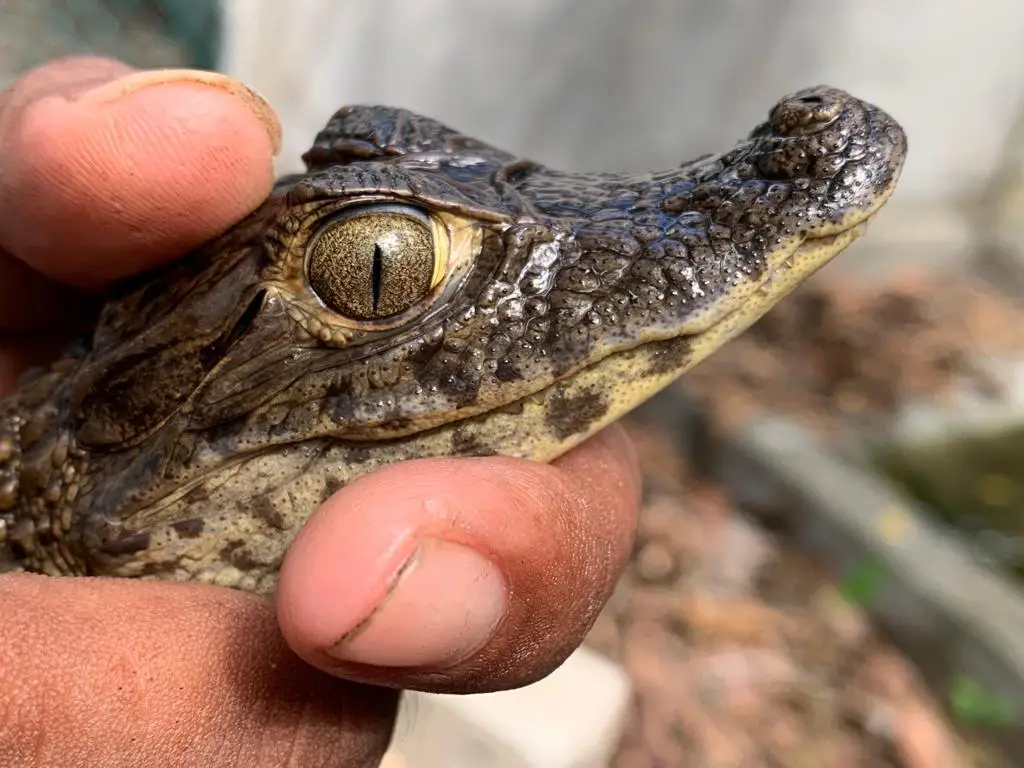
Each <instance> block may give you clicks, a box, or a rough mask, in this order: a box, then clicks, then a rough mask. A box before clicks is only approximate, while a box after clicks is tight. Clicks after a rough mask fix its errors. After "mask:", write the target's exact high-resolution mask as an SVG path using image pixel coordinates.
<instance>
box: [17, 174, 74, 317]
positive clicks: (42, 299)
mask: <svg viewBox="0 0 1024 768" xmlns="http://www.w3.org/2000/svg"><path fill="white" fill-rule="evenodd" d="M0 163H2V161H0ZM89 304H90V302H89V301H88V300H87V299H86V298H85V297H84V296H82V295H81V294H79V293H78V292H76V291H74V290H72V289H71V288H69V287H68V286H66V285H62V284H61V283H58V282H56V281H54V280H51V279H49V278H48V277H44V276H43V275H41V274H39V273H38V272H36V271H34V270H33V269H31V268H30V267H29V266H28V265H27V264H26V263H25V262H23V261H21V260H20V259H16V258H14V257H13V256H11V255H10V254H8V253H5V252H4V251H3V249H0V333H4V332H6V331H21V330H31V331H33V332H38V331H52V330H55V329H57V328H64V327H66V326H67V325H68V324H71V323H73V322H74V321H75V320H76V319H77V318H79V317H82V316H84V315H86V314H87V312H88V309H89ZM58 309H59V311H55V310H58Z"/></svg>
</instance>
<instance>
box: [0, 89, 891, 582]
mask: <svg viewBox="0 0 1024 768" xmlns="http://www.w3.org/2000/svg"><path fill="white" fill-rule="evenodd" d="M905 153H906V137H905V135H904V133H903V131H902V129H901V128H900V126H899V125H898V124H897V123H896V122H895V121H894V120H893V119H892V118H890V117H889V116H888V115H886V114H885V113H884V112H882V111H881V110H879V109H877V108H875V107H873V106H871V105H868V104H865V103H863V102H861V101H858V100H857V99H854V98H853V97H851V96H849V95H847V94H845V93H843V92H842V91H838V90H834V89H830V88H824V87H822V88H815V89H809V90H806V91H802V92H800V93H798V94H795V95H793V96H790V97H788V98H786V99H784V100H782V101H781V102H779V104H777V105H776V106H775V108H774V109H773V110H772V112H771V114H770V116H769V119H768V120H767V121H766V122H765V123H763V124H762V125H760V126H758V127H757V128H756V129H755V130H754V131H753V132H752V133H751V134H750V137H749V138H748V139H747V140H745V141H743V142H741V143H740V144H738V145H737V146H736V147H735V148H733V149H732V150H730V151H728V152H726V153H724V154H721V155H715V156H708V157H703V158H699V159H697V160H694V161H692V162H689V163H687V164H685V165H683V166H682V167H680V168H675V169H671V170H668V171H662V172H659V173H650V174H643V175H626V174H613V173H593V174H567V173H561V172H558V171H554V170H551V169H549V168H545V167H543V166H540V165H538V164H536V163H533V162H530V161H526V160H521V159H518V158H516V157H514V156H513V155H510V154H507V153H505V152H502V151H499V150H497V149H494V148H492V147H489V146H487V145H485V144H483V143H481V142H478V141H476V140H473V139H470V138H468V137H466V136H463V135H460V134H458V133H456V132H455V131H453V130H451V129H449V128H446V127H445V126H443V125H440V124H439V123H437V122H435V121H433V120H430V119H427V118H424V117H420V116H417V115H414V114H411V113H409V112H406V111H403V110H397V109H390V108H383V107H349V108H346V109H343V110H341V111H340V112H338V113H337V114H336V115H335V116H334V117H333V118H332V119H331V121H330V122H329V123H328V125H327V127H326V128H325V129H324V130H323V131H322V132H321V133H320V135H319V136H317V138H316V142H315V144H314V146H313V148H312V149H311V150H310V151H309V152H308V153H307V154H306V156H305V159H306V161H307V167H308V171H307V173H305V174H301V175H296V176H292V177H288V178H284V179H281V180H280V181H279V182H278V185H277V187H276V188H275V191H274V192H273V194H272V195H271V197H270V198H269V199H268V200H267V201H266V203H265V204H264V205H262V207H260V208H259V209H258V210H257V211H256V212H254V213H253V214H252V215H251V216H250V217H249V218H248V219H246V220H245V221H244V222H242V223H241V224H239V225H238V226H237V227H235V228H234V229H232V230H231V231H230V232H228V233H226V234H224V235H223V236H221V237H220V238H218V239H217V240H216V241H214V242H212V243H210V244H208V245H207V246H206V247H204V248H202V249H200V250H199V251H197V252H196V253H194V254H192V255H190V256H188V257H186V258H185V259H183V260H182V261H181V262H180V263H178V264H176V265H174V266H173V267H171V268H169V269H166V270H164V271H162V272H161V273H159V274H154V275H147V276H144V277H143V278H141V279H139V280H136V281H134V282H133V284H132V285H129V286H125V287H124V288H123V290H122V291H121V292H120V293H119V295H117V296H114V297H112V298H111V299H110V301H109V303H108V304H107V305H106V307H105V309H104V311H103V314H102V316H101V318H100V320H99V322H98V325H97V327H96V329H95V332H94V333H93V334H92V335H91V337H90V338H89V339H86V340H83V341H82V342H81V343H80V344H78V345H77V346H76V347H74V348H73V349H71V350H69V352H68V354H67V356H66V357H65V358H64V359H62V360H60V361H59V362H58V363H56V364H55V365H53V366H52V367H51V369H50V370H49V371H47V372H43V373H40V374H38V375H37V376H36V377H35V378H34V379H33V380H31V381H26V382H25V383H24V384H23V385H22V387H21V389H20V390H19V391H18V392H16V393H15V394H14V395H12V396H11V397H9V398H7V399H6V400H4V401H2V403H0V541H2V542H4V546H5V547H6V557H5V558H4V559H5V564H4V565H5V567H6V568H7V569H23V570H31V571H39V572H43V573H49V574H69V575H82V574H103V575H112V576H127V577H144V578H160V579H175V580H189V579H195V580H200V581H204V582H212V583H217V584H223V585H227V586H232V587H237V588H241V589H246V590H252V591H258V592H268V591H271V590H273V588H274V584H275V580H276V574H277V569H278V566H279V564H280V561H281V558H282V556H283V554H284V552H285V550H286V549H287V546H288V544H289V543H290V542H291V540H292V538H293V537H294V535H295V534H296V533H297V531H298V529H299V528H300V527H301V526H302V524H303V523H304V522H305V520H306V518H307V516H308V515H309V514H310V513H311V512H312V511H313V510H314V509H315V508H316V507H317V506H318V505H319V504H320V503H321V502H322V501H323V500H324V499H325V498H327V496H328V495H330V494H331V493H333V492H334V491H335V490H337V489H338V488H340V487H341V486H343V485H344V484H346V483H348V482H349V481H351V480H352V479H354V478H355V477H358V476H359V475H362V474H364V473H366V472H369V471H371V470H374V469H377V468H379V467H381V466H384V465H386V464H390V463H393V462H396V461H402V460H406V459H411V458H416V457H423V456H472V455H476V456H479V455H488V454H505V455H512V456H521V457H527V458H531V459H537V460H542V461H547V460H551V459H553V458H555V457H556V456H558V455H560V454H562V453H564V452H565V451H566V450H568V449H569V448H571V447H573V446H574V445H576V444H578V443H579V442H581V441H582V440H583V439H585V438H586V437H587V436H589V435H591V434H593V433H594V432H595V431H597V430H599V429H601V428H602V427H604V426H605V425H607V424H609V423H610V422H612V421H614V420H615V419H617V418H618V417H620V416H622V415H623V414H624V413H626V412H627V411H629V410H631V409H632V408H634V407H636V406H637V405H639V404H640V403H641V402H643V401H644V400H646V399H647V398H649V397H650V396H651V395H653V394H654V393H656V392H657V391H659V390H660V389H662V388H663V387H665V386H666V385H668V384H669V383H671V382H672V381H673V380H675V379H676V378H678V377H679V376H681V375H682V374H683V373H684V372H686V371H687V370H688V369H690V368H691V367H693V366H694V365H696V364H697V363H698V362H700V361H701V360H702V359H704V358H706V357H707V356H708V355H710V354H711V353H712V352H714V351H715V350H716V349H718V348H719V347H720V346H721V345H722V344H724V343H725V342H726V341H728V340H729V339H731V338H733V337H734V336H735V335H736V334H738V333H740V332H741V331H743V330H744V329H745V328H747V327H748V326H749V325H750V324H751V323H753V322H754V321H755V320H757V319H758V318H759V317H760V316H761V315H763V314H764V313H765V312H767V311H768V310H769V309H770V308H771V307H772V306H773V305H774V304H775V303H776V302H777V301H779V299H781V298H782V297H783V296H785V295H786V294H787V293H788V292H789V291H790V290H791V289H792V288H793V287H794V286H796V285H798V284H799V283H800V282H801V281H802V280H804V279H805V278H806V277H807V276H809V275H810V274H812V273H813V272H814V271H816V270H817V269H818V268H819V267H821V266H822V265H824V264H825V263H826V262H827V261H828V260H829V259H831V258H832V257H834V256H835V255H837V254H838V253H839V252H841V251H842V250H843V249H844V248H846V246H848V245H849V244H850V243H851V242H853V241H854V240H855V239H856V238H857V237H858V236H859V235H860V234H861V233H862V232H863V230H864V227H865V225H866V224H867V222H868V221H869V220H870V219H871V218H872V217H873V216H874V215H875V214H876V213H877V211H878V210H879V208H881V206H882V205H883V204H884V203H885V202H886V200H887V199H888V198H889V196H890V194H891V192H892V190H893V187H894V185H895V184H896V181H897V179H898V177H899V173H900V170H901V167H902V164H903V160H904V156H905ZM368 205H370V206H380V205H384V206H390V207H385V208H373V209H367V208H365V207H364V206H368ZM396 206H398V208H396ZM410 209H412V212H410ZM396 210H397V212H398V218H396V214H395V212H396ZM342 211H344V214H343V213H342ZM353 211H356V212H366V211H369V212H368V213H367V217H366V218H364V219H360V221H362V222H364V225H361V226H362V228H358V227H357V228H355V229H341V228H339V229H334V227H336V226H349V225H341V224H339V222H343V221H344V220H345V217H346V216H351V214H352V212H353ZM403 216H404V218H402V217H403ZM410 217H411V218H410ZM396 221H399V222H408V221H413V224H409V225H408V226H410V227H412V228H413V229H414V230H415V232H416V233H417V234H416V235H415V238H419V239H418V240H416V239H415V238H413V239H412V240H407V239H402V238H403V237H404V235H401V234H400V233H399V230H397V229H395V228H394V227H395V224H394V222H396ZM402 226H404V225H402ZM416 227H419V229H416ZM327 231H330V232H332V233H337V232H342V233H347V234H344V236H343V237H341V236H339V237H334V236H333V235H331V236H329V237H324V238H323V239H322V240H321V241H319V242H320V243H321V245H320V246H314V241H316V238H317V237H320V236H321V235H322V233H324V232H327ZM401 231H403V232H404V231H405V230H401ZM352 233H355V234H352ZM396 233H399V234H396ZM332 237H333V238H334V239H332ZM389 238H390V239H389ZM410 242H419V243H428V244H429V247H431V248H433V251H432V252H430V251H429V250H428V251H425V250H422V249H420V250H416V249H413V248H412V247H406V245H407V244H408V243H410ZM324 243H326V245H324ZM395 243H398V245H397V246H396V245H395ZM375 244H376V245H377V246H378V250H377V255H376V256H373V255H372V254H373V252H374V251H373V248H374V245H375ZM317 248H319V249H320V250H319V253H320V256H319V257H316V258H315V257H314V256H312V255H310V254H313V253H315V252H317ZM403 249H404V250H403ZM411 253H417V254H420V255H422V256H423V259H422V260H421V261H422V264H421V265H420V267H417V269H412V268H409V269H408V270H405V268H404V267H403V268H398V267H395V266H394V264H397V263H399V262H396V261H388V260H387V259H388V258H391V256H394V254H399V256H400V257H401V258H403V259H412V258H413V257H412V256H409V254H411ZM317 258H319V259H320V261H317ZM375 258H376V259H377V260H376V261H374V259H375ZM402 263H407V262H402ZM417 263H419V262H417ZM324 264H326V265H328V266H327V267H324V266H323V265H324ZM324 269H327V270H328V272H327V273H325V272H324V271H323V270H324ZM403 270H404V271H403ZM417 270H418V271H417ZM324 274H328V275H329V277H330V280H327V281H326V282H325V281H324V280H319V282H318V278H319V277H322V276H323V275H324ZM360 275H362V276H363V277H362V278H360ZM361 279H362V280H363V282H360V280H361ZM331 280H333V281H334V282H333V283H332V282H331ZM331 285H340V286H341V287H342V288H341V294H340V295H341V296H342V299H341V300H342V301H348V299H346V298H345V297H349V298H351V299H352V301H353V302H354V303H353V304H351V305H349V304H346V305H345V306H346V307H350V306H358V307H362V308H363V309H357V310H351V311H347V310H346V312H341V311H338V303H337V302H333V306H334V307H335V308H334V309H331V307H330V306H328V305H329V304H332V301H331V300H330V299H329V298H328V297H329V295H330V293H329V292H330V290H332V289H331V288H330V286H331ZM389 302H391V303H390V304H389ZM378 306H379V307H385V306H393V307H397V310H396V312H391V313H390V316H387V317H378V318H375V319H369V320H366V319H357V318H356V317H354V315H361V316H363V317H365V316H367V315H368V314H369V315H372V314H373V312H375V311H377V309H376V308H377V307H378ZM367 308H369V309H367ZM346 314H347V315H348V316H346ZM385 314H388V313H385Z"/></svg>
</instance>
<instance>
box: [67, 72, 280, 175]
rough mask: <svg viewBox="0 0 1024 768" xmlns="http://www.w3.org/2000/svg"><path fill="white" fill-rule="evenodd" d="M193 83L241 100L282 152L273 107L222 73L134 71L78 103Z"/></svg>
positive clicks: (103, 101) (111, 99)
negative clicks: (152, 88)
mask: <svg viewBox="0 0 1024 768" xmlns="http://www.w3.org/2000/svg"><path fill="white" fill-rule="evenodd" d="M167 84H191V85H201V86H206V87H210V88H216V89H217V90H220V91H223V92H224V93H229V94H231V95H232V96H234V97H235V98H237V99H239V100H241V101H242V102H243V103H244V104H245V105H246V106H247V107H248V108H249V110H250V111H251V112H252V113H253V114H254V115H255V116H256V118H257V119H258V120H259V121H260V123H262V124H263V127H264V129H265V130H266V132H267V135H268V136H269V137H270V142H271V145H272V146H273V149H274V154H275V155H276V154H277V153H278V152H280V151H281V121H280V119H279V118H278V116H277V113H276V112H275V111H274V108H273V107H272V106H270V102H268V101H267V100H266V99H264V98H263V97H262V96H261V95H260V94H259V93H258V92H257V91H256V90H255V89H254V88H250V87H249V86H248V85H246V84H245V83H243V82H241V81H240V80H236V79H235V78H233V77H228V76H227V75H222V74H220V73H219V72H206V71H204V70H199V69H151V70H144V71H142V72H135V73H133V74H130V75H125V76H123V77H119V78H117V79H116V80H111V81H110V82H108V83H105V84H104V85H101V86H98V87H96V88H93V89H91V90H90V91H88V92H87V93H86V94H84V95H83V96H82V98H81V99H80V100H79V101H82V102H87V103H91V104H104V103H111V102H114V101H118V100H119V99H122V98H124V97H125V96H127V95H129V94H132V93H135V92H137V91H141V90H142V89H144V88H149V87H151V86H154V85H167Z"/></svg>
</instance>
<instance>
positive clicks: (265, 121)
mask: <svg viewBox="0 0 1024 768" xmlns="http://www.w3.org/2000/svg"><path fill="white" fill-rule="evenodd" d="M279 139H280V128H279V125H278V121H277V117H276V116H275V115H274V113H273V111H272V110H271V108H270V107H269V106H268V105H267V104H266V102H264V101H263V99H262V98H261V97H259V96H258V95H257V94H255V92H253V91H251V90H250V89H248V88H246V87H245V86H244V85H242V84H241V83H239V82H237V81H235V80H232V79H230V78H228V77H225V76H223V75H217V74H214V73H207V72H197V71H191V70H160V71H152V72H134V71H132V70H130V69H129V68H127V67H125V66H124V65H121V64H118V63H117V62H112V61H110V60H107V59H97V58H79V59H73V60H66V61H61V62H57V63H54V64H49V65H46V66H44V67H41V68H39V69H37V70H35V71H33V72H31V73H29V74H28V75H26V76H25V77H24V78H22V79H21V80H20V81H18V82H17V83H16V84H15V85H14V86H12V88H11V89H10V90H9V91H7V92H6V93H4V94H3V96H2V97H0V247H3V248H4V249H5V250H7V251H8V252H9V253H10V254H12V255H14V256H15V257H17V258H19V259H21V260H23V261H25V262H26V263H27V264H28V265H29V266H31V267H32V268H33V269H35V270H38V271H39V272H42V273H43V274H45V275H47V276H48V277H51V278H53V279H55V280H58V281H61V282H65V283H68V284H70V285H73V286H76V287H79V288H86V289H96V288H100V287H103V286H105V285H107V284H109V283H110V282H111V281H113V280H116V279H118V278H120V277H123V276H125V275H128V274H132V273H135V272H138V271H140V270H143V269H146V268H150V267H154V266H157V265H159V264H163V263H166V262H167V261H169V260H171V259H174V258H176V257H178V256H180V255H181V254H182V253H184V252H186V251H187V250H189V249H190V248H193V247H195V246H197V245H199V244H200V243H202V242H203V241H205V240H207V239H209V238H211V237H212V236H214V235H216V234H218V233H219V232H221V231H223V230H224V229H226V228H227V227H228V226H230V225H231V224H233V223H234V222H236V221H238V220H239V219H241V218H242V217H244V216H245V215H246V214H247V213H249V212H250V211H251V210H253V209H254V208H255V207H256V206H257V205H258V204H259V203H260V202H261V201H262V200H263V199H264V198H265V197H266V195H267V194H268V193H269V191H270V188H271V186H272V184H273V176H274V174H273V167H272V158H273V154H274V153H275V152H276V151H277V147H278V144H279ZM0 300H10V298H9V297H7V296H2V295H0Z"/></svg>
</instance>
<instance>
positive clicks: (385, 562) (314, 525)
mask: <svg viewBox="0 0 1024 768" xmlns="http://www.w3.org/2000/svg"><path fill="white" fill-rule="evenodd" d="M639 494H640V475H639V471H638V469H637V465H636V459H635V455H634V454H633V450H632V446H631V445H630V443H629V439H628V437H626V435H625V433H624V432H623V431H622V430H621V428H619V427H613V428H611V429H609V430H606V431H605V432H604V433H602V434H601V435H599V436H597V437H596V438H593V439H591V440H590V441H588V442H587V443H585V444H584V445H582V446H580V447H579V448H577V449H576V450H574V451H572V452H570V453H569V454H567V455H566V456H564V457H563V458H562V459H561V460H559V461H558V462H556V464H554V465H545V464H538V463H535V462H529V461H523V460H518V459H509V458H485V459H429V460H421V461H414V462H408V463H406V464H401V465H397V466H393V467H389V468H386V469H383V470H380V471H379V472H376V473H374V474H372V475H369V476H367V477H365V478H362V479H360V480H359V481H357V482H355V483H353V484H351V485H350V486H348V487H346V488H344V489H342V490H341V491H339V492H338V493H337V494H335V496H334V497H332V498H331V499H330V500H329V501H328V502H327V503H325V504H324V505H323V506H322V507H321V508H320V509H319V510H318V511H317V512H316V513H315V514H314V515H313V516H312V518H311V519H310V521H309V522H308V523H307V525H306V527H305V528H304V529H303V530H302V532H301V533H300V534H299V536H298V537H297V538H296V540H295V542H294V544H293V546H292V548H291V549H290V551H289V553H288V555H287V557H286V558H285V562H284V564H283V566H282V570H281V576H280V581H279V585H278V594H277V607H278V621H279V622H280V624H281V628H282V630H283V632H284V635H285V637H286V639H287V640H288V642H289V644H290V645H291V647H292V648H293V649H295V651H296V652H297V653H298V654H299V655H300V656H301V657H302V658H304V659H306V660H307V661H309V662H310V663H311V664H313V665H314V666H317V667H319V668H321V669H324V670H326V671H329V672H331V673H333V674H336V675H340V676H344V677H348V678H350V679H354V680H361V681H369V682H374V683H378V684H382V685H393V686H401V687H408V688H419V689H426V690H434V691H445V692H478V691H486V690H495V689H501V688H508V687H514V686H518V685H523V684H526V683H529V682H532V681H534V680H537V679H539V678H541V677H543V676H544V675H546V674H548V673H550V672H551V671H553V670H554V669H555V668H556V667H557V666H558V665H559V664H561V662H562V661H564V660H565V658H566V657H567V656H568V655H569V654H570V653H571V652H572V651H573V650H574V649H575V648H576V647H578V645H579V644H580V643H581V642H582V641H583V638H584V635H585V634H586V632H587V630H588V629H589V628H590V626H591V624H592V623H593V621H594V619H595V618H596V616H597V613H598V612H599V611H600V609H601V607H602V606H603V605H604V603H605V601H606V600H607V598H608V597H609V595H610V594H611V590H612V588H613V586H614V584H615V581H616V579H617V578H618V576H619V574H620V573H621V571H622V568H623V567H624V565H625V563H626V560H627V558H628V556H629V551H630V548H631V546H632V541H633V534H634V530H635V527H636V517H637V511H638V505H639Z"/></svg>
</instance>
